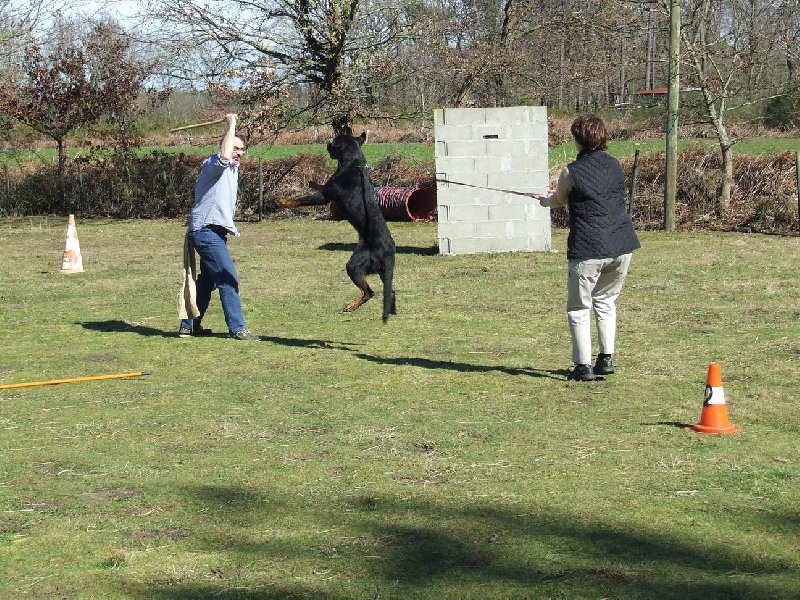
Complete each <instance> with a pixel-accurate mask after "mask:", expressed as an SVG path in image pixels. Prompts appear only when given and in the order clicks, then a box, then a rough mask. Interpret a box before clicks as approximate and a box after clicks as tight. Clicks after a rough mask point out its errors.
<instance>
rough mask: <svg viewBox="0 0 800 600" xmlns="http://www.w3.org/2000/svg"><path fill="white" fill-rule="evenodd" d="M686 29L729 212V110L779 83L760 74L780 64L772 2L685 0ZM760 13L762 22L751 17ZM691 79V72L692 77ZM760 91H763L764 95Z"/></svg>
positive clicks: (687, 52)
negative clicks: (718, 155) (719, 159)
mask: <svg viewBox="0 0 800 600" xmlns="http://www.w3.org/2000/svg"><path fill="white" fill-rule="evenodd" d="M684 6H685V9H684V10H685V14H686V19H685V20H684V25H683V27H682V29H681V39H682V41H683V45H684V48H685V52H684V58H685V61H686V63H687V66H688V70H689V72H690V73H691V75H692V79H693V81H694V83H696V85H698V86H699V87H700V92H701V95H702V98H703V104H704V107H705V110H706V113H707V115H708V118H709V121H710V122H711V125H712V126H713V128H714V132H715V134H716V136H717V142H718V144H719V147H720V151H721V152H722V168H723V173H722V189H721V192H720V200H719V210H720V212H721V213H722V214H725V213H726V212H727V211H728V208H729V206H730V201H731V193H732V189H733V146H734V144H735V143H736V139H735V138H734V137H733V136H731V134H730V132H729V130H728V126H727V122H726V117H727V115H728V113H729V112H731V111H733V110H736V109H738V108H741V107H742V106H744V105H747V104H752V103H753V102H757V101H762V100H764V99H766V98H768V97H770V94H769V93H768V92H771V91H772V88H773V87H774V86H775V82H772V81H765V78H763V77H762V76H761V73H762V68H763V67H762V65H764V64H765V63H769V64H775V61H774V60H773V58H774V57H773V51H774V49H775V46H774V44H773V43H771V42H769V43H767V42H765V41H764V40H774V39H778V37H779V36H778V35H777V34H776V31H775V29H774V26H775V23H776V21H775V19H773V18H771V17H770V15H771V14H772V9H773V8H774V6H773V3H772V2H771V1H770V0H691V1H689V2H685V3H684ZM754 14H758V23H757V25H754V24H753V23H752V21H751V19H752V18H753V15H754ZM687 79H688V75H687ZM759 92H761V93H759Z"/></svg>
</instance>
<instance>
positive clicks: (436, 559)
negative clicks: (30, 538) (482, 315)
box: [122, 485, 796, 600]
mask: <svg viewBox="0 0 800 600" xmlns="http://www.w3.org/2000/svg"><path fill="white" fill-rule="evenodd" d="M318 491H321V489H319V490H318ZM184 492H185V496H184V500H185V501H186V502H187V503H188V505H189V506H188V507H187V508H191V509H194V510H191V514H195V515H197V516H198V518H204V519H207V521H208V522H207V523H203V522H199V523H198V524H197V526H196V527H195V530H196V531H197V532H198V535H197V536H195V537H190V538H185V539H183V540H180V541H178V542H176V543H180V544H183V545H184V546H185V551H186V552H201V553H209V554H211V553H214V554H217V555H221V556H222V558H220V559H218V561H219V563H220V564H213V563H212V564H207V565H206V566H205V567H204V568H205V569H207V572H206V573H202V572H200V573H196V572H194V571H193V572H192V573H193V579H192V581H191V582H188V581H187V582H184V581H181V580H175V579H173V578H171V577H170V575H169V572H168V571H164V573H163V575H162V576H161V579H154V580H152V579H151V580H150V581H149V582H148V583H147V584H145V583H142V582H141V581H137V582H135V583H134V582H129V583H123V584H122V587H123V588H124V592H125V593H126V597H137V598H154V599H157V600H159V599H160V600H184V599H189V598H210V597H214V598H224V599H232V598H253V599H257V600H258V599H270V598H320V597H324V598H329V599H330V598H334V599H337V600H338V599H344V598H353V597H358V598H378V597H387V598H403V597H422V598H437V597H470V598H480V597H491V598H499V597H504V598H505V597H520V598H522V597H525V598H553V597H558V598H565V597H566V598H570V597H581V598H603V597H606V598H608V597H612V598H637V599H638V598H642V599H645V598H647V599H649V598H659V599H663V600H678V599H681V600H684V599H687V598H697V599H704V600H705V599H708V598H720V599H721V598H725V599H729V598H730V599H733V598H759V599H760V598H782V597H787V593H788V594H790V595H791V594H792V593H793V592H792V591H791V590H790V589H789V586H790V581H791V576H790V573H787V569H791V568H792V567H790V566H789V565H788V564H787V563H786V561H782V560H780V559H770V558H769V557H768V556H765V554H764V553H763V551H762V550H759V549H758V548H752V549H751V548H748V547H747V546H746V545H738V544H736V543H735V542H731V543H728V544H726V543H724V542H722V541H715V540H713V539H709V538H708V537H707V536H705V537H704V536H703V535H702V534H700V533H695V534H693V535H692V534H691V532H688V534H687V532H683V531H678V530H670V529H668V528H666V529H663V528H662V530H660V531H655V530H650V529H648V528H647V527H646V526H643V525H642V524H641V523H639V522H636V523H626V522H625V519H624V516H620V515H617V516H616V519H612V518H607V517H604V516H602V515H601V516H598V515H597V512H596V511H594V512H593V511H591V510H589V509H587V508H582V507H576V508H574V509H569V508H567V507H566V506H552V505H537V504H536V503H528V504H527V505H525V503H519V502H514V503H512V504H504V503H502V502H501V501H498V500H497V499H494V500H492V501H488V500H486V499H473V500H471V501H470V500H467V499H463V498H462V499H459V500H458V501H457V502H450V503H443V502H439V501H426V500H420V499H416V500H410V499H409V498H408V496H406V495H402V497H400V496H398V495H380V494H378V495H372V494H370V495H368V497H367V496H364V495H363V492H362V495H361V496H358V497H354V496H353V495H352V493H348V494H347V495H346V496H333V497H318V498H316V499H315V500H314V501H311V500H309V499H308V498H305V497H304V499H303V507H302V511H303V513H304V514H305V515H306V516H305V517H304V520H303V524H301V523H298V522H297V514H296V511H297V510H298V509H297V507H296V506H295V505H296V503H297V498H294V497H293V496H291V490H288V489H287V490H285V491H283V490H282V491H277V492H272V493H268V492H264V491H260V490H254V489H245V488H239V487H235V486H222V485H217V486H212V485H200V486H197V487H194V488H189V489H185V490H184ZM748 518H752V515H750V516H746V517H743V521H746V520H747V519H748ZM258 522H263V526H261V527H259V526H258V525H254V523H258ZM742 526H744V527H747V523H746V522H743V523H742ZM287 528H288V529H287ZM262 530H266V531H269V532H273V534H271V535H264V536H262V535H255V533H256V532H258V531H262ZM314 532H316V533H314ZM278 533H279V535H278ZM237 536H238V537H237ZM329 573H330V574H331V575H332V576H331V577H330V578H323V577H321V576H320V577H317V575H319V574H324V575H327V574H329ZM769 576H777V577H782V578H783V579H782V580H778V581H777V582H771V581H770V580H768V579H766V577H769ZM300 578H302V579H304V580H305V581H302V582H301V581H298V579H300ZM312 579H313V581H310V580H312ZM198 580H200V581H198ZM478 590H483V592H482V593H481V594H476V592H477V591H478ZM354 594H355V595H354ZM792 597H796V596H792Z"/></svg>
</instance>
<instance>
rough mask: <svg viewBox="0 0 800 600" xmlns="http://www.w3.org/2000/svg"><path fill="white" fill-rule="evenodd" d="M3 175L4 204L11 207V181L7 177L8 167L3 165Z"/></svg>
mask: <svg viewBox="0 0 800 600" xmlns="http://www.w3.org/2000/svg"><path fill="white" fill-rule="evenodd" d="M3 173H5V176H6V203H7V204H8V205H9V206H11V179H10V178H9V177H8V165H7V164H5V163H3Z"/></svg>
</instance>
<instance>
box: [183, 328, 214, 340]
mask: <svg viewBox="0 0 800 600" xmlns="http://www.w3.org/2000/svg"><path fill="white" fill-rule="evenodd" d="M212 333H214V332H213V331H211V330H210V329H206V328H205V327H194V328H192V329H188V328H186V327H181V328H180V329H178V337H182V338H188V337H202V336H204V335H211V334H212Z"/></svg>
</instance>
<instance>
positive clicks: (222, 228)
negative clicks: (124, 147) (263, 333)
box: [178, 114, 260, 342]
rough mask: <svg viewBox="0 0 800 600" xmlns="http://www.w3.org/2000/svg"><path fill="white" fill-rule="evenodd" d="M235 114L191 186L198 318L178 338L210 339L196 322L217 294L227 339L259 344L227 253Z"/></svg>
mask: <svg viewBox="0 0 800 600" xmlns="http://www.w3.org/2000/svg"><path fill="white" fill-rule="evenodd" d="M236 119H237V116H236V115H235V114H227V115H225V121H226V122H227V124H228V129H227V131H226V132H225V135H224V136H223V138H222V141H221V142H220V149H219V153H218V154H214V155H212V156H209V157H208V158H207V159H205V161H203V166H202V167H201V169H200V177H199V178H198V180H197V184H196V185H195V188H194V207H193V208H192V212H191V214H190V216H189V238H190V240H191V242H192V245H193V246H194V248H195V250H197V254H198V255H199V256H200V274H199V275H198V276H197V284H196V285H197V308H198V310H199V311H200V316H198V317H196V318H194V319H184V320H182V321H181V325H180V329H179V330H178V335H179V336H180V337H190V336H203V335H210V334H211V330H210V329H206V328H204V327H202V325H201V321H202V320H203V316H204V315H205V313H206V309H207V308H208V305H209V303H210V302H211V292H213V291H214V290H215V289H217V290H219V298H220V301H221V303H222V312H223V313H224V315H225V323H227V325H228V332H229V334H230V336H231V337H232V338H234V339H237V340H248V341H256V342H257V341H259V339H260V338H258V337H257V336H255V335H253V334H252V333H250V331H249V330H248V329H247V327H246V326H245V322H244V316H243V315H242V303H241V300H240V299H239V277H238V275H237V274H236V268H235V267H234V265H233V260H232V259H231V255H230V252H228V234H233V235H235V236H238V235H239V231H238V230H237V229H236V225H235V224H234V223H233V215H234V213H235V212H236V200H237V193H238V189H239V161H240V159H241V156H242V153H243V152H244V142H243V141H242V140H241V138H239V137H237V136H236Z"/></svg>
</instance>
